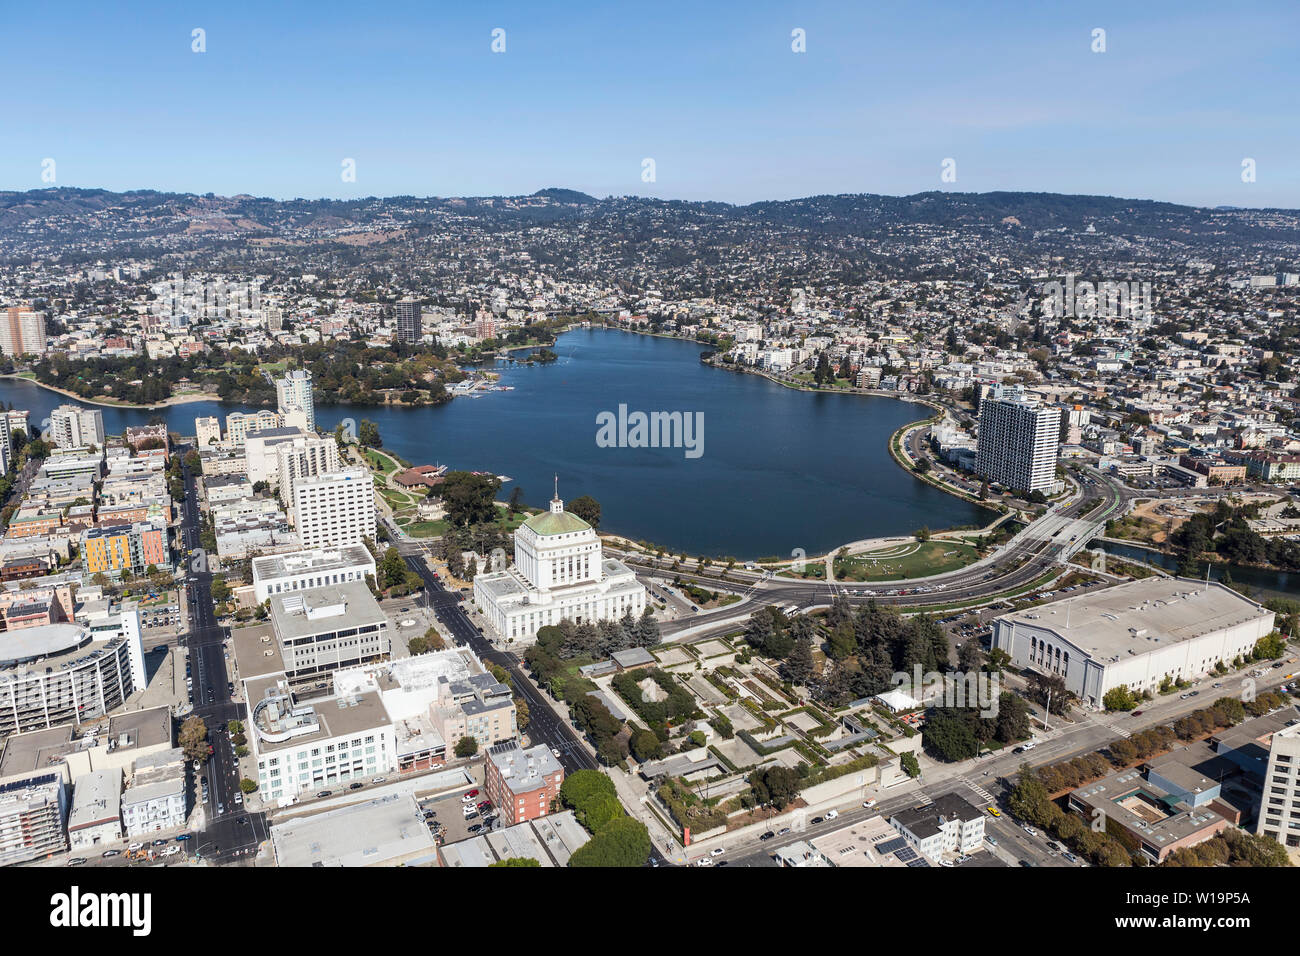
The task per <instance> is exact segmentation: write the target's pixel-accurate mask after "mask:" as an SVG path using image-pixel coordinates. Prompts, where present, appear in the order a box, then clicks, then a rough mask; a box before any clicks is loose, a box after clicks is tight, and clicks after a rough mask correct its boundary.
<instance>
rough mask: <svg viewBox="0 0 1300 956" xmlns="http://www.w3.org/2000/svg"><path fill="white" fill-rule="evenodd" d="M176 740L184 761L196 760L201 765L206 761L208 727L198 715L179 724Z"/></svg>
mask: <svg viewBox="0 0 1300 956" xmlns="http://www.w3.org/2000/svg"><path fill="white" fill-rule="evenodd" d="M176 739H177V741H178V742H179V743H180V745H181V750H182V751H183V752H184V754H185V759H186V760H197V761H199V762H200V763H202V762H203V761H205V760H207V759H208V725H207V724H205V723H204V722H203V718H202V717H199V716H198V715H195V716H193V717H187V718H186V719H185V722H184V723H183V724H181V730H180V733H179V734H178V735H177V738H176Z"/></svg>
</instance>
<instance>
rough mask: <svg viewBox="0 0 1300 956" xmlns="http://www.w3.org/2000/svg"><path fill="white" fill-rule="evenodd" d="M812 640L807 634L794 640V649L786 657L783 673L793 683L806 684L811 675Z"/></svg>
mask: <svg viewBox="0 0 1300 956" xmlns="http://www.w3.org/2000/svg"><path fill="white" fill-rule="evenodd" d="M813 666H814V665H813V654H812V641H811V640H809V639H808V638H807V636H804V637H800V638H798V639H796V640H795V642H794V649H793V650H792V651H790V656H789V657H788V658H786V662H785V673H786V676H787V677H788V678H789V679H790V682H791V683H794V684H807V683H808V682H809V681H810V680H812V676H813Z"/></svg>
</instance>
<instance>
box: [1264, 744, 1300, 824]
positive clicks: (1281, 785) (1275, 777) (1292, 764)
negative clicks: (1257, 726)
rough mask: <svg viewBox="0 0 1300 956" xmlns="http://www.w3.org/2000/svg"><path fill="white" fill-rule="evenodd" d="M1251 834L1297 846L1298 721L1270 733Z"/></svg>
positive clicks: (1299, 788) (1299, 792) (1299, 820)
mask: <svg viewBox="0 0 1300 956" xmlns="http://www.w3.org/2000/svg"><path fill="white" fill-rule="evenodd" d="M1255 832H1256V833H1260V834H1263V835H1264V836H1269V837H1272V838H1273V839H1274V840H1277V841H1278V842H1279V843H1281V844H1283V845H1285V846H1289V847H1297V846H1300V721H1292V723H1291V725H1290V726H1288V727H1285V728H1283V729H1282V730H1279V731H1277V732H1276V733H1274V734H1273V739H1272V740H1271V741H1270V743H1269V748H1268V771H1267V773H1266V774H1265V777H1264V792H1263V799H1262V800H1261V801H1260V807H1259V823H1258V824H1257V825H1256V827H1255Z"/></svg>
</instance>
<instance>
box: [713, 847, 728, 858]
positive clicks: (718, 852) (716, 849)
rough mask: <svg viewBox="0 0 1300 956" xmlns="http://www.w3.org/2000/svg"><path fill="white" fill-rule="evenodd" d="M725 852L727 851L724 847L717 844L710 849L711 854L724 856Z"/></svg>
mask: <svg viewBox="0 0 1300 956" xmlns="http://www.w3.org/2000/svg"><path fill="white" fill-rule="evenodd" d="M725 852H726V851H725V850H724V849H723V848H722V847H720V846H715V847H714V848H713V849H712V850H710V851H709V856H722V854H723V853H725Z"/></svg>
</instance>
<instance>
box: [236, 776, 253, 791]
mask: <svg viewBox="0 0 1300 956" xmlns="http://www.w3.org/2000/svg"><path fill="white" fill-rule="evenodd" d="M239 789H240V790H242V791H243V792H244V793H252V792H253V791H254V790H256V789H257V781H256V780H250V779H248V778H247V777H245V778H244V779H243V780H241V781H239Z"/></svg>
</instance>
